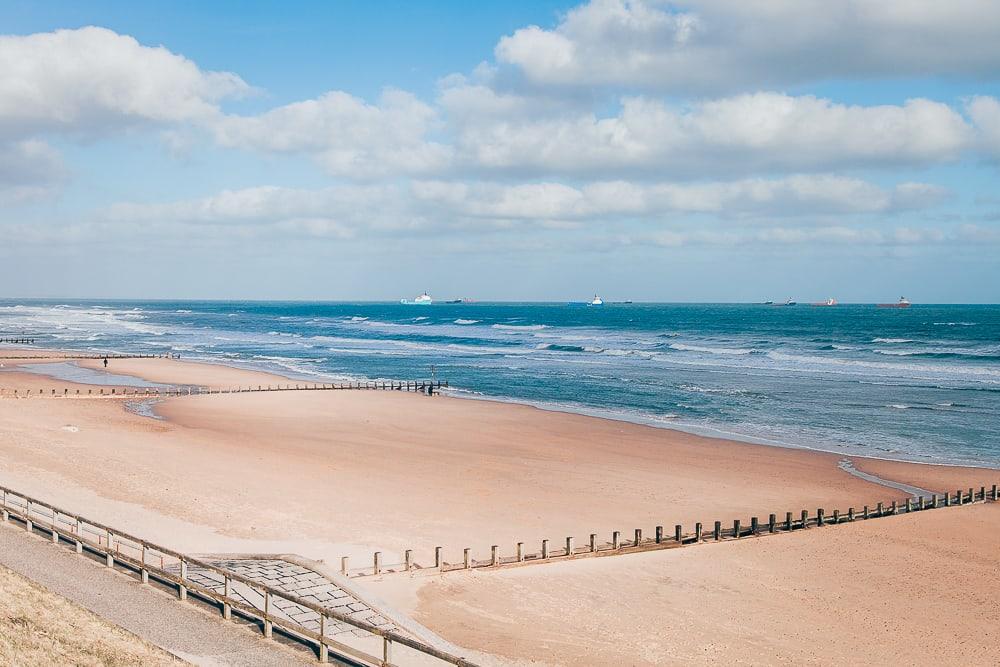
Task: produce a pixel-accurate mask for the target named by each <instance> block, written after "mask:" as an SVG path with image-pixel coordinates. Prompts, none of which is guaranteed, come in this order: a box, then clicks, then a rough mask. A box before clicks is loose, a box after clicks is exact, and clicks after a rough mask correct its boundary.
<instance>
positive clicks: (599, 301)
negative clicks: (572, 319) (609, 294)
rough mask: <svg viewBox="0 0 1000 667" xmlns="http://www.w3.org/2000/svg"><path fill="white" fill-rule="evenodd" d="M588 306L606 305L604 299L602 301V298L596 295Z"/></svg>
mask: <svg viewBox="0 0 1000 667" xmlns="http://www.w3.org/2000/svg"><path fill="white" fill-rule="evenodd" d="M587 305H588V306H603V305H604V299H602V298H601V297H599V296H597V295H596V294H595V295H594V298H593V299H591V300H590V303H588V304H587Z"/></svg>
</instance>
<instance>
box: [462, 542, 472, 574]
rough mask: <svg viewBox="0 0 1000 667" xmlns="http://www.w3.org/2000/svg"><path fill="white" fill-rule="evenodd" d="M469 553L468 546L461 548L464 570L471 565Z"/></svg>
mask: <svg viewBox="0 0 1000 667" xmlns="http://www.w3.org/2000/svg"><path fill="white" fill-rule="evenodd" d="M469 553H470V549H469V547H466V548H465V549H463V550H462V565H463V566H464V567H465V569H466V570H468V569H469V568H470V567H472V556H470V555H469Z"/></svg>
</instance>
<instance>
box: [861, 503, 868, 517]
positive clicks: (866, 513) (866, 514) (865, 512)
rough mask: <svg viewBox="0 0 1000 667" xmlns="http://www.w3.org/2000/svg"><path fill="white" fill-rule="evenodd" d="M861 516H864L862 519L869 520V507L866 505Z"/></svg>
mask: <svg viewBox="0 0 1000 667" xmlns="http://www.w3.org/2000/svg"><path fill="white" fill-rule="evenodd" d="M861 516H862V517H864V518H865V519H867V518H868V505H865V508H864V510H863V511H862V514H861Z"/></svg>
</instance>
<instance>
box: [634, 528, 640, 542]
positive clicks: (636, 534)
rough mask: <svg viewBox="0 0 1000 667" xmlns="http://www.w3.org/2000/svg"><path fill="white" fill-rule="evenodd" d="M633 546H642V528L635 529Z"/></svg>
mask: <svg viewBox="0 0 1000 667" xmlns="http://www.w3.org/2000/svg"><path fill="white" fill-rule="evenodd" d="M633 544H634V546H639V545H640V544H642V528H636V529H635V541H634V543H633Z"/></svg>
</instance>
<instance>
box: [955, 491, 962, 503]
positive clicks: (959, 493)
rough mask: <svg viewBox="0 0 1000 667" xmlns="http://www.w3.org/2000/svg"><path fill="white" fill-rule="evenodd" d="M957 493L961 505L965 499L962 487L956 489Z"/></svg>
mask: <svg viewBox="0 0 1000 667" xmlns="http://www.w3.org/2000/svg"><path fill="white" fill-rule="evenodd" d="M955 495H956V496H957V497H958V504H959V505H961V504H962V501H963V500H964V498H963V494H962V489H959V490H958V491H956V492H955Z"/></svg>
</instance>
